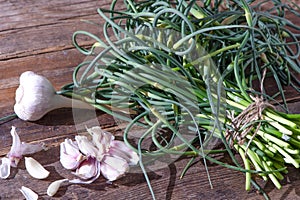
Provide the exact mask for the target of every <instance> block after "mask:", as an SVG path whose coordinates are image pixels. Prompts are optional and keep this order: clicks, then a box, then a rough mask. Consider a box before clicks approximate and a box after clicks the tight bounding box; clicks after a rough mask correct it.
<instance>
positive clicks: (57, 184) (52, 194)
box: [47, 179, 69, 197]
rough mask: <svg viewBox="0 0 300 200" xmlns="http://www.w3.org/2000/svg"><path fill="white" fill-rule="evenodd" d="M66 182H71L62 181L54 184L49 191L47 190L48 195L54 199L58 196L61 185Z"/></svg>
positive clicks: (49, 187)
mask: <svg viewBox="0 0 300 200" xmlns="http://www.w3.org/2000/svg"><path fill="white" fill-rule="evenodd" d="M66 181H69V180H68V179H61V180H57V181H54V182H52V183H51V184H50V185H49V186H48V189H47V195H48V196H50V197H52V196H54V195H55V194H56V192H57V191H58V189H59V187H60V185H61V184H62V183H63V182H66Z"/></svg>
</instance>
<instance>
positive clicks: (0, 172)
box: [0, 126, 45, 179]
mask: <svg viewBox="0 0 300 200" xmlns="http://www.w3.org/2000/svg"><path fill="white" fill-rule="evenodd" d="M10 134H11V136H12V145H11V148H10V151H9V152H8V154H7V155H6V157H4V158H2V162H1V165H0V178H2V179H6V178H8V177H9V175H10V167H17V165H18V163H19V161H20V159H21V158H22V157H23V155H26V154H33V153H36V152H39V151H41V150H43V149H45V146H44V145H43V144H28V143H25V142H21V140H20V137H19V135H18V134H17V132H16V127H14V126H12V127H11V131H10Z"/></svg>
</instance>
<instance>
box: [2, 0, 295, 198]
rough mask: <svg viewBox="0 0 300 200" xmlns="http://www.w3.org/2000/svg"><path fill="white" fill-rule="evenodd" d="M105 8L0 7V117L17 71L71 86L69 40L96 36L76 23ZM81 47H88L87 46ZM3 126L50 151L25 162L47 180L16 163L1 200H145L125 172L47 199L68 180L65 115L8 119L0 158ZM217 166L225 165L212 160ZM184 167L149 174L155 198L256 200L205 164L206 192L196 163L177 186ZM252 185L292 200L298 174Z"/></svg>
mask: <svg viewBox="0 0 300 200" xmlns="http://www.w3.org/2000/svg"><path fill="white" fill-rule="evenodd" d="M108 6H109V1H104V0H100V1H92V0H72V1H71V0H65V1H59V0H52V1H45V0H41V1H33V0H8V1H4V0H2V1H0V11H1V12H0V117H2V116H5V115H8V114H12V113H13V105H14V96H15V90H16V88H17V86H18V81H19V80H18V77H19V75H20V74H21V73H22V72H24V71H27V70H32V71H35V72H36V73H38V74H41V75H44V76H46V77H47V78H48V79H49V80H50V81H51V82H52V83H53V84H54V85H55V87H56V88H57V89H59V88H60V87H61V86H62V85H64V84H67V83H69V82H71V80H72V71H73V69H74V67H75V66H76V65H77V64H79V63H80V62H81V61H83V59H84V56H82V55H81V54H80V53H79V52H78V51H77V50H75V49H74V47H73V45H72V41H71V36H72V33H73V32H74V31H76V30H88V31H90V32H93V33H98V34H99V33H100V32H101V29H100V28H99V27H98V26H96V25H93V24H91V23H86V22H84V21H86V20H90V21H93V22H95V23H97V24H102V23H103V21H102V20H101V19H100V17H99V16H98V15H97V12H96V8H98V7H108ZM294 20H295V19H294ZM295 21H297V20H295ZM298 21H299V20H298ZM82 42H83V44H84V45H87V46H88V45H91V44H92V42H93V41H90V40H85V41H82ZM292 99H297V96H295V95H294V96H293V95H291V100H292ZM299 105H300V104H299V103H297V101H296V102H290V108H291V110H292V111H293V112H296V113H300V108H299ZM97 116H98V120H99V123H100V125H101V126H102V128H104V129H106V130H109V131H111V132H112V133H114V134H115V135H121V134H122V126H121V125H117V124H116V122H115V121H114V119H113V118H112V117H110V116H108V115H107V114H104V113H98V115H97ZM0 123H1V122H0ZM11 126H16V127H17V132H18V133H19V135H20V137H21V140H22V141H26V142H39V141H43V142H45V143H46V144H47V145H48V146H49V147H50V149H49V150H48V151H45V152H40V153H37V154H35V155H34V156H33V157H34V158H36V159H37V160H39V161H40V162H41V163H42V164H43V165H44V166H46V169H48V170H49V171H50V172H51V175H50V176H49V177H48V178H47V179H46V180H35V179H33V178H31V177H30V176H29V175H28V173H27V172H26V170H25V167H24V161H21V163H20V164H19V166H18V168H17V169H14V170H13V173H12V175H11V177H10V178H9V179H7V180H0V199H1V200H2V199H24V198H23V196H22V194H21V192H19V188H21V186H27V187H29V188H31V189H33V190H34V191H35V192H37V193H38V194H39V195H40V197H41V199H151V196H150V192H149V189H148V187H147V184H146V181H145V179H144V176H143V174H141V173H129V174H127V175H126V176H125V177H123V178H121V179H120V180H117V181H115V182H114V183H113V184H108V183H106V181H105V179H104V178H99V179H98V180H97V181H95V182H94V183H92V184H90V185H74V184H73V185H65V186H63V187H62V188H61V189H60V190H59V192H58V193H57V194H56V195H55V196H54V197H53V198H49V197H48V196H47V195H46V190H47V186H48V185H49V184H50V183H51V182H52V181H54V180H57V179H60V178H62V177H68V176H69V171H67V170H64V169H63V167H62V166H61V165H60V163H59V162H58V160H59V147H58V145H59V143H60V142H62V141H63V140H64V138H66V137H69V138H72V137H74V135H76V134H77V132H76V126H75V123H74V120H73V115H72V110H71V109H60V110H56V111H53V112H51V113H49V114H48V115H46V116H45V117H44V118H42V119H41V120H39V121H36V122H25V121H22V120H20V119H13V120H11V121H7V122H6V123H1V124H0V140H1V142H0V156H1V157H2V156H5V155H6V153H7V152H8V151H9V149H10V145H11V136H10V128H11ZM219 159H222V160H226V159H228V158H226V156H225V157H223V156H219ZM187 162H188V159H186V158H182V159H179V160H178V161H176V162H174V163H172V164H170V165H169V166H167V167H165V168H162V169H159V170H155V171H153V172H150V173H149V177H150V180H151V183H152V186H153V189H154V192H155V194H156V197H157V199H167V200H170V199H263V198H262V196H260V195H259V194H257V193H256V191H255V190H254V189H253V190H251V191H250V192H246V191H245V190H244V181H245V178H244V175H243V174H242V173H240V172H236V171H232V170H229V169H226V168H223V167H220V166H217V165H213V164H209V166H208V167H209V172H210V176H211V180H212V183H213V186H214V187H213V189H211V188H210V186H209V183H208V180H207V175H206V172H205V169H204V165H203V163H202V161H201V160H199V162H197V163H196V164H195V165H194V166H192V167H191V168H190V170H189V171H188V172H187V174H186V175H185V176H184V178H183V179H179V176H180V173H181V171H182V169H183V168H184V167H185V164H186V163H187ZM228 162H229V160H228ZM259 183H260V184H261V185H262V186H263V188H264V189H265V191H266V192H267V193H268V195H269V196H270V197H271V198H272V199H300V187H299V185H300V172H299V169H294V168H293V167H289V174H288V175H287V176H286V178H285V179H284V180H283V181H282V182H281V183H282V186H283V187H282V189H281V190H277V189H276V188H275V187H274V186H273V185H272V183H270V182H266V183H264V182H262V181H259Z"/></svg>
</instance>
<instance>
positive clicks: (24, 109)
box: [14, 71, 91, 121]
mask: <svg viewBox="0 0 300 200" xmlns="http://www.w3.org/2000/svg"><path fill="white" fill-rule="evenodd" d="M15 100H16V103H15V105H14V111H15V113H16V114H17V115H18V117H19V118H20V119H22V120H26V121H27V120H28V121H36V120H39V119H40V118H42V117H43V116H44V115H45V114H46V113H48V112H50V111H52V110H55V109H58V108H62V107H76V108H88V109H91V106H90V105H88V104H86V103H84V102H81V101H78V100H72V99H69V98H66V97H64V96H61V95H58V94H56V92H55V89H54V87H53V85H52V84H51V82H50V81H49V80H48V79H47V78H45V77H44V76H41V75H38V74H36V73H34V72H32V71H27V72H24V73H22V74H21V76H20V85H19V87H18V89H17V90H16V97H15Z"/></svg>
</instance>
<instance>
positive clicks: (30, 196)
mask: <svg viewBox="0 0 300 200" xmlns="http://www.w3.org/2000/svg"><path fill="white" fill-rule="evenodd" d="M20 191H21V192H22V194H23V195H24V197H25V198H26V200H37V199H38V198H39V196H38V194H36V193H35V192H34V191H32V190H31V189H29V188H28V187H25V186H22V187H21V189H20Z"/></svg>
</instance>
